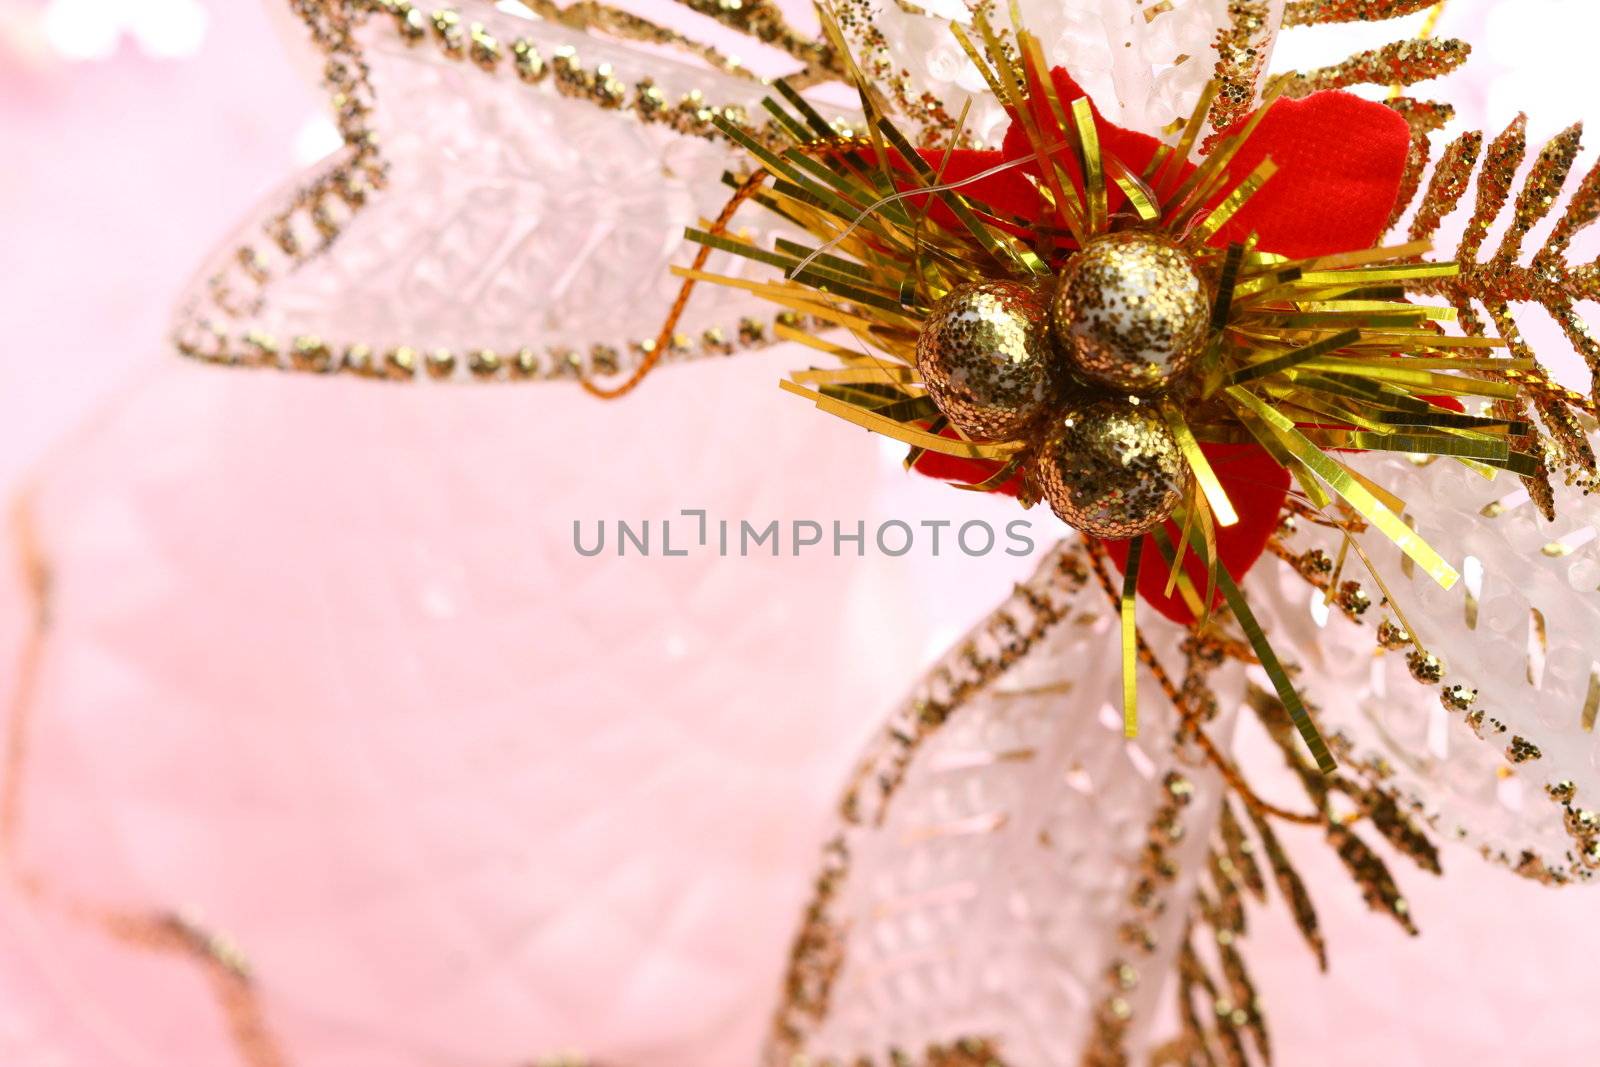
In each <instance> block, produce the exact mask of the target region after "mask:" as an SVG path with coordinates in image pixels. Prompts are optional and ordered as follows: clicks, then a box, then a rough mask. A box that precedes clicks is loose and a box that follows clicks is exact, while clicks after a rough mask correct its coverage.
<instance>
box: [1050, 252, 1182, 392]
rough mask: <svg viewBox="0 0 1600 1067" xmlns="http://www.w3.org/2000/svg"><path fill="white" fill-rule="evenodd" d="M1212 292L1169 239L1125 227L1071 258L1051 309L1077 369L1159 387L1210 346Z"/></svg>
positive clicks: (1128, 386) (1097, 377) (1122, 386)
mask: <svg viewBox="0 0 1600 1067" xmlns="http://www.w3.org/2000/svg"><path fill="white" fill-rule="evenodd" d="M1210 321H1211V297H1210V293H1209V292H1208V290H1207V287H1206V283H1205V280H1204V279H1202V278H1201V277H1200V273H1199V271H1198V270H1196V269H1195V265H1194V261H1193V260H1192V259H1190V258H1189V256H1188V255H1187V254H1186V253H1184V252H1183V251H1181V250H1180V249H1178V248H1177V247H1175V246H1174V245H1173V244H1172V243H1171V242H1170V241H1168V240H1167V239H1166V238H1164V237H1161V236H1159V235H1157V234H1152V233H1140V232H1132V233H1119V234H1112V235H1110V236H1109V237H1102V238H1099V239H1098V240H1095V241H1092V242H1090V243H1089V245H1088V246H1087V247H1085V248H1084V249H1083V251H1081V252H1079V253H1078V254H1077V255H1075V256H1073V257H1072V258H1071V259H1070V260H1068V261H1067V265H1066V267H1065V268H1064V269H1063V270H1062V272H1061V278H1060V281H1059V282H1058V284H1057V287H1056V295H1055V299H1054V301H1053V302H1052V304H1051V308H1050V322H1051V328H1052V330H1053V331H1054V334H1055V339H1056V343H1057V344H1058V345H1059V346H1060V347H1061V350H1062V351H1063V352H1064V353H1065V354H1066V355H1067V357H1068V359H1069V360H1070V361H1071V363H1072V365H1073V366H1074V367H1075V368H1076V370H1077V371H1078V373H1079V374H1081V375H1083V376H1084V377H1085V378H1087V379H1089V380H1090V381H1092V382H1095V383H1097V384H1100V385H1104V386H1108V387H1110V388H1113V389H1117V390H1122V391H1126V392H1132V393H1152V392H1156V391H1158V390H1160V389H1162V388H1164V387H1166V385H1167V384H1168V383H1169V382H1171V381H1172V379H1173V378H1175V377H1177V376H1178V375H1180V374H1182V373H1183V372H1184V371H1185V370H1187V369H1188V368H1189V367H1190V366H1191V365H1193V363H1194V361H1195V360H1196V359H1197V358H1199V356H1200V353H1201V351H1202V350H1204V348H1205V344H1206V335H1207V333H1208V332H1209V329H1210Z"/></svg>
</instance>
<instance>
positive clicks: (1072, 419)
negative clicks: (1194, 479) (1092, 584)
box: [1037, 399, 1188, 539]
mask: <svg viewBox="0 0 1600 1067" xmlns="http://www.w3.org/2000/svg"><path fill="white" fill-rule="evenodd" d="M1037 477H1038V481H1039V491H1040V493H1041V494H1042V495H1043V496H1044V498H1045V500H1047V501H1049V503H1050V508H1051V510H1053V511H1054V512H1055V513H1056V514H1057V515H1059V516H1060V517H1061V521H1063V522H1065V523H1067V524H1069V525H1071V526H1075V527H1077V528H1078V529H1080V530H1082V531H1083V532H1084V533H1086V534H1090V535H1091V536H1094V537H1106V538H1114V539H1122V538H1128V537H1139V536H1140V535H1142V534H1146V533H1149V532H1150V531H1151V530H1152V529H1154V528H1155V526H1156V525H1157V524H1159V523H1160V522H1162V521H1163V520H1165V519H1166V517H1167V516H1168V515H1170V514H1172V509H1173V508H1175V507H1177V506H1178V504H1179V502H1180V501H1181V500H1182V498H1183V487H1184V483H1185V481H1186V480H1187V478H1188V471H1187V469H1186V468H1185V467H1184V464H1183V455H1182V453H1181V452H1180V451H1179V450H1178V442H1177V441H1176V440H1174V439H1173V436H1172V431H1170V430H1168V429H1167V426H1166V424H1165V423H1164V422H1163V421H1162V420H1161V416H1159V415H1158V414H1156V412H1155V411H1154V410H1152V409H1151V408H1149V407H1148V406H1141V405H1140V404H1138V403H1137V402H1135V401H1127V400H1116V399H1104V400H1094V401H1090V402H1088V403H1082V402H1080V403H1078V404H1075V405H1071V406H1068V407H1067V408H1065V409H1064V410H1062V411H1060V412H1058V413H1057V414H1056V415H1055V416H1054V421H1053V425H1052V426H1051V428H1050V431H1049V434H1048V435H1047V436H1046V437H1045V440H1044V444H1043V445H1042V446H1041V447H1040V455H1039V466H1038V474H1037Z"/></svg>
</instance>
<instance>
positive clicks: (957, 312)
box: [917, 282, 1060, 441]
mask: <svg viewBox="0 0 1600 1067" xmlns="http://www.w3.org/2000/svg"><path fill="white" fill-rule="evenodd" d="M917 371H918V372H919V373H920V374H921V375H922V380H923V382H924V383H926V385H927V389H928V395H929V396H930V397H932V398H933V402H934V404H935V405H936V406H937V407H938V409H939V411H940V413H941V414H943V415H944V417H945V418H946V419H948V420H950V423H951V424H952V425H953V426H955V427H956V428H957V429H959V430H960V431H961V432H962V433H964V434H966V435H968V436H969V437H975V438H978V439H980V440H1001V441H1004V440H1008V439H1009V438H1012V437H1016V436H1018V435H1019V434H1021V433H1023V432H1024V431H1025V430H1027V429H1028V428H1029V427H1030V426H1032V425H1033V424H1034V423H1036V422H1038V421H1039V418H1040V416H1042V415H1043V414H1044V413H1045V411H1046V410H1048V407H1049V404H1050V401H1051V399H1052V397H1053V395H1054V394H1055V392H1056V386H1055V382H1056V380H1057V379H1058V377H1059V376H1060V371H1059V370H1058V369H1057V367H1056V354H1055V352H1054V350H1053V349H1052V347H1051V343H1050V307H1049V303H1048V301H1047V298H1046V297H1045V295H1044V294H1043V293H1042V292H1041V291H1040V290H1039V289H1037V288H1036V287H1033V286H1028V285H1021V284H1018V283H1016V282H982V283H978V284H976V285H968V286H964V287H962V288H960V289H956V290H954V291H953V292H951V293H950V295H948V296H946V297H945V298H944V299H943V300H941V301H939V303H938V304H937V305H935V306H934V308H933V310H932V311H931V312H930V313H929V315H928V321H927V323H926V324H925V325H924V326H923V327H922V332H921V333H920V334H918V336H917Z"/></svg>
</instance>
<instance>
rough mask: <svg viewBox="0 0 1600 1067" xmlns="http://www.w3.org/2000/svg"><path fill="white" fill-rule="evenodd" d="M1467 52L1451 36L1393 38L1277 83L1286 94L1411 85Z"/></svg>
mask: <svg viewBox="0 0 1600 1067" xmlns="http://www.w3.org/2000/svg"><path fill="white" fill-rule="evenodd" d="M1471 52H1472V47H1471V46H1470V45H1468V44H1467V43H1466V42H1465V41H1460V40H1455V39H1448V40H1439V41H1435V40H1407V41H1395V42H1392V43H1390V44H1386V45H1384V46H1383V47H1381V48H1373V49H1370V50H1368V51H1365V52H1358V53H1356V54H1355V55H1353V56H1351V57H1350V58H1348V59H1346V60H1343V61H1341V62H1339V63H1335V64H1333V65H1332V66H1327V67H1319V68H1317V69H1316V70H1310V71H1304V72H1295V73H1293V74H1286V75H1284V76H1283V77H1282V79H1281V80H1280V81H1279V82H1278V84H1280V85H1281V86H1282V87H1283V91H1284V95H1285V96H1289V97H1302V96H1310V95H1311V94H1312V93H1318V92H1322V91H1323V90H1326V89H1348V88H1350V87H1351V86H1355V85H1414V84H1415V83H1417V82H1421V81H1427V80H1428V79H1430V78H1439V77H1442V76H1444V75H1446V74H1449V73H1450V72H1451V71H1453V70H1455V69H1456V68H1457V67H1459V66H1461V64H1463V63H1465V62H1466V61H1467V56H1468V55H1470V54H1471Z"/></svg>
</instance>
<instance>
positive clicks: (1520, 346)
mask: <svg viewBox="0 0 1600 1067" xmlns="http://www.w3.org/2000/svg"><path fill="white" fill-rule="evenodd" d="M1582 133H1583V131H1582V127H1581V126H1579V125H1573V126H1571V127H1568V128H1567V129H1566V130H1563V131H1562V132H1561V133H1559V134H1557V135H1556V136H1555V137H1554V138H1552V139H1551V140H1550V141H1549V142H1548V143H1547V144H1546V145H1545V146H1544V147H1543V148H1542V149H1541V150H1540V152H1539V154H1538V156H1537V157H1536V158H1535V159H1534V162H1533V164H1532V166H1531V167H1530V168H1529V170H1528V174H1527V177H1526V178H1525V179H1524V181H1523V183H1522V186H1521V189H1520V190H1519V191H1517V192H1516V195H1515V197H1514V198H1513V195H1512V194H1513V190H1514V189H1515V186H1516V178H1517V173H1518V171H1519V169H1520V168H1521V166H1522V164H1523V161H1524V159H1525V158H1526V156H1527V149H1528V145H1527V119H1526V116H1522V115H1519V116H1517V118H1516V119H1515V120H1514V121H1513V122H1512V123H1511V124H1510V125H1509V126H1508V127H1507V128H1506V129H1505V130H1504V131H1502V132H1501V133H1500V135H1499V136H1497V137H1495V138H1494V139H1493V141H1491V142H1490V143H1489V145H1488V147H1487V148H1483V147H1482V145H1483V137H1482V135H1481V134H1478V133H1468V134H1464V135H1463V136H1461V137H1460V138H1458V139H1457V140H1455V141H1454V142H1452V143H1451V144H1450V145H1449V146H1447V147H1446V149H1445V151H1444V153H1443V155H1442V156H1441V158H1440V161H1439V164H1438V166H1437V167H1436V168H1435V169H1434V174H1433V178H1432V181H1431V182H1430V184H1429V186H1428V190H1427V192H1426V194H1424V196H1423V198H1422V202H1421V204H1420V205H1419V207H1418V208H1417V211H1416V214H1415V216H1414V217H1413V218H1412V221H1411V226H1410V236H1411V237H1412V238H1413V239H1422V238H1427V237H1431V236H1432V235H1433V234H1434V233H1435V232H1437V230H1438V229H1439V226H1440V225H1441V223H1442V222H1443V220H1444V219H1445V218H1447V217H1448V216H1450V215H1451V214H1453V213H1454V212H1455V211H1456V209H1457V208H1458V206H1459V205H1460V203H1461V201H1462V199H1463V198H1464V196H1465V193H1466V189H1467V185H1468V183H1469V181H1470V180H1471V176H1472V174H1473V173H1474V171H1475V170H1476V172H1477V194H1476V197H1475V201H1474V204H1473V208H1472V213H1471V215H1470V216H1469V218H1468V220H1467V223H1466V226H1465V228H1464V230H1463V234H1462V238H1461V243H1460V246H1459V247H1458V248H1457V250H1456V256H1457V260H1458V265H1459V272H1458V273H1457V274H1456V275H1455V276H1454V277H1439V278H1418V279H1413V280H1411V281H1409V282H1408V283H1406V287H1407V289H1408V290H1409V291H1412V292H1416V293H1424V294H1428V295H1432V296H1440V297H1443V298H1445V299H1446V300H1448V301H1449V302H1450V303H1451V305H1453V306H1454V307H1455V308H1456V311H1457V313H1458V316H1459V321H1460V322H1461V325H1462V327H1463V329H1464V330H1465V331H1466V332H1467V333H1468V334H1469V335H1478V336H1483V335H1486V334H1488V332H1489V330H1490V328H1491V327H1492V328H1493V329H1494V331H1495V332H1496V333H1498V334H1499V336H1500V337H1501V339H1502V340H1503V341H1504V342H1505V344H1506V346H1507V348H1508V349H1509V352H1510V355H1511V357H1512V358H1513V359H1515V360H1519V361H1522V362H1523V363H1525V364H1527V365H1529V366H1530V367H1531V369H1530V370H1527V371H1525V372H1519V375H1518V380H1519V381H1520V385H1521V388H1520V390H1519V395H1518V396H1517V397H1514V398H1506V399H1503V400H1500V401H1497V405H1496V410H1497V413H1500V414H1503V415H1506V416H1508V417H1515V418H1519V419H1528V418H1531V417H1533V416H1537V418H1538V419H1539V420H1540V422H1541V423H1542V424H1543V427H1544V429H1545V431H1546V433H1545V437H1544V440H1545V441H1546V442H1547V444H1548V448H1547V449H1546V451H1545V452H1544V453H1541V454H1539V459H1540V460H1541V469H1540V470H1538V471H1537V472H1534V473H1532V474H1527V475H1525V476H1524V480H1525V481H1526V483H1527V485H1528V489H1529V492H1530V493H1531V494H1532V495H1533V497H1534V499H1535V501H1536V502H1537V503H1538V504H1539V507H1540V510H1541V511H1543V512H1544V513H1545V515H1546V517H1553V494H1552V490H1551V487H1550V481H1549V470H1548V464H1551V463H1553V464H1556V465H1558V466H1559V467H1561V468H1563V469H1564V470H1565V471H1566V474H1567V477H1568V480H1569V481H1570V480H1582V481H1586V482H1587V481H1593V480H1594V479H1595V478H1596V477H1597V474H1600V472H1597V470H1596V461H1595V456H1594V452H1593V450H1592V449H1591V448H1590V446H1589V443H1588V436H1587V433H1586V432H1585V430H1584V428H1583V425H1582V424H1581V423H1580V421H1579V418H1578V416H1579V415H1580V414H1586V415H1590V416H1592V415H1593V414H1594V413H1595V404H1594V402H1593V401H1592V400H1591V399H1590V398H1585V397H1581V396H1576V395H1574V394H1572V393H1571V392H1570V391H1568V390H1564V389H1562V388H1561V387H1559V386H1556V385H1555V384H1554V383H1553V382H1551V380H1550V377H1549V374H1548V372H1547V371H1546V370H1545V369H1544V367H1543V365H1542V364H1541V363H1540V361H1539V360H1538V359H1537V356H1536V353H1535V352H1534V351H1533V348H1532V346H1531V345H1529V343H1528V341H1527V339H1526V338H1525V337H1524V335H1523V333H1522V330H1521V328H1520V326H1519V323H1518V319H1517V314H1516V312H1514V311H1513V305H1516V304H1537V305H1539V306H1541V307H1543V308H1544V309H1545V310H1546V311H1547V312H1549V314H1550V316H1551V317H1552V318H1553V319H1555V321H1556V322H1557V323H1558V324H1560V326H1561V328H1562V330H1563V332H1564V333H1565V334H1566V337H1567V340H1568V341H1569V342H1570V343H1571V345H1572V347H1573V349H1574V351H1576V352H1577V353H1578V354H1579V355H1580V356H1582V357H1583V359H1584V361H1585V363H1586V364H1587V365H1588V367H1589V369H1590V372H1591V376H1592V379H1593V381H1594V383H1595V385H1593V386H1592V387H1591V388H1592V390H1594V389H1596V388H1600V341H1597V340H1596V338H1595V336H1594V334H1593V332H1592V330H1591V328H1590V326H1589V325H1588V323H1587V322H1586V321H1585V320H1584V319H1583V318H1582V316H1580V315H1579V314H1578V313H1577V309H1576V305H1577V303H1578V302H1579V301H1582V300H1587V299H1593V298H1594V296H1595V295H1596V291H1595V286H1594V277H1593V270H1592V268H1591V267H1589V266H1588V265H1583V266H1578V267H1573V266H1571V265H1570V264H1569V263H1568V261H1567V253H1568V250H1569V248H1570V246H1571V243H1572V240H1573V238H1574V237H1575V236H1576V235H1577V234H1578V233H1580V232H1582V231H1583V230H1584V229H1585V228H1587V227H1588V226H1590V225H1592V224H1593V223H1594V221H1595V220H1596V218H1600V165H1597V166H1596V167H1594V168H1593V169H1591V170H1590V171H1589V172H1588V173H1587V174H1586V175H1585V176H1584V178H1583V179H1582V180H1581V181H1579V182H1578V184H1577V187H1576V189H1574V190H1573V192H1572V195H1571V198H1570V199H1569V200H1568V203H1567V206H1566V208H1565V210H1564V211H1563V212H1562V214H1561V215H1560V216H1559V217H1558V218H1557V220H1556V223H1555V225H1554V227H1553V228H1552V229H1551V232H1550V235H1549V237H1548V238H1546V240H1545V242H1544V244H1543V246H1542V247H1540V248H1539V250H1538V251H1536V252H1534V253H1533V254H1532V256H1531V257H1529V256H1527V255H1526V249H1525V245H1526V242H1527V237H1528V235H1529V233H1530V232H1531V231H1532V230H1533V228H1534V227H1535V226H1537V225H1538V224H1539V223H1540V222H1541V221H1543V220H1544V219H1545V218H1546V217H1547V216H1549V215H1550V213H1551V212H1552V210H1553V209H1554V208H1555V207H1556V205H1557V204H1558V203H1559V202H1560V200H1561V197H1562V195H1563V192H1564V190H1565V189H1566V187H1567V185H1568V183H1569V179H1570V178H1571V176H1572V170H1573V165H1574V162H1575V161H1576V159H1577V155H1578V151H1579V148H1580V146H1581V143H1582ZM1480 155H1481V162H1480ZM1508 204H1509V205H1511V208H1510V218H1509V219H1508V220H1506V221H1505V229H1504V233H1503V235H1502V236H1501V239H1500V242H1499V244H1498V246H1496V247H1495V248H1494V250H1493V252H1492V253H1487V254H1486V250H1485V246H1486V244H1487V241H1488V236H1489V232H1490V230H1491V228H1492V227H1493V226H1495V224H1496V223H1498V222H1500V221H1501V219H1502V218H1503V217H1504V216H1505V214H1506V212H1507V205H1508ZM1534 443H1535V438H1534V436H1533V435H1531V434H1528V435H1523V436H1522V437H1521V438H1520V439H1518V440H1516V441H1514V442H1513V445H1514V447H1520V448H1528V447H1531V446H1532V445H1534Z"/></svg>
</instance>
